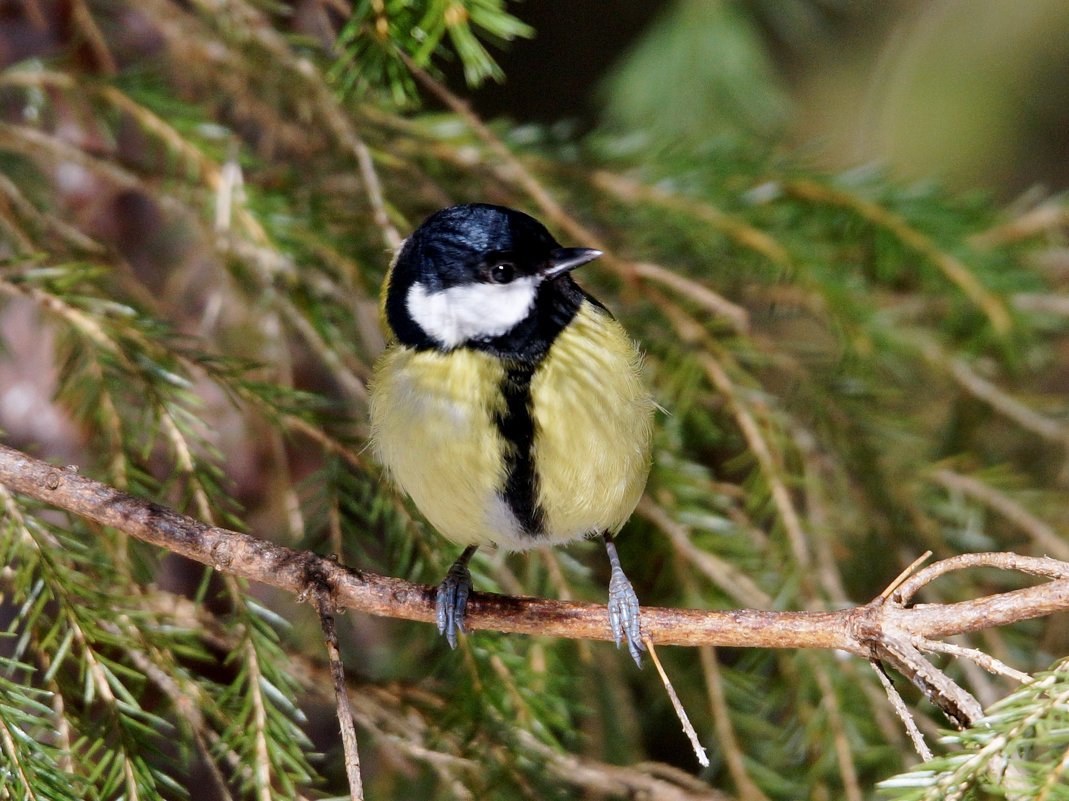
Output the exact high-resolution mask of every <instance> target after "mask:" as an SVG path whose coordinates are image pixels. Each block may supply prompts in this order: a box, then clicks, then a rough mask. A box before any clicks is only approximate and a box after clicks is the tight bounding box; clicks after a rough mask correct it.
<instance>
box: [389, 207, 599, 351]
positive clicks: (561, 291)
mask: <svg viewBox="0 0 1069 801" xmlns="http://www.w3.org/2000/svg"><path fill="white" fill-rule="evenodd" d="M600 255H601V252H600V251H597V250H590V249H588V248H562V247H561V246H560V244H559V243H558V242H557V240H555V239H554V238H553V236H552V235H551V234H550V233H549V231H547V230H546V228H545V226H543V225H542V223H540V222H538V220H536V219H534V218H533V217H530V216H528V215H526V214H524V213H523V212H519V211H515V210H514V209H509V208H505V207H504V206H491V205H488V204H483V203H473V204H469V205H463V206H452V207H450V208H447V209H442V210H441V211H438V212H435V213H434V214H432V215H431V216H430V217H428V218H427V219H426V220H425V221H424V222H423V224H422V225H421V226H420V227H419V228H417V229H416V230H415V231H414V232H413V233H412V235H411V236H410V237H408V239H406V240H405V242H404V245H402V247H401V250H400V252H399V253H398V254H397V258H396V260H395V261H394V264H393V267H392V269H391V271H390V279H389V285H388V287H387V294H386V318H387V321H388V322H389V324H390V328H391V329H392V330H393V332H394V334H395V335H396V336H397V338H398V340H400V341H401V342H402V343H404V344H406V345H409V346H411V347H415V348H421V349H424V348H435V349H438V350H452V349H454V348H458V347H472V348H476V349H480V350H487V351H490V352H493V353H497V354H498V355H501V356H506V357H514V358H520V359H527V358H540V357H541V355H542V354H544V352H545V350H546V349H547V348H548V347H549V344H550V343H551V342H552V339H553V337H555V336H556V334H557V333H559V331H560V330H561V329H562V328H563V327H564V326H565V325H567V324H568V322H569V321H570V320H571V318H572V317H573V316H574V315H575V312H576V311H577V310H578V308H579V304H580V303H581V302H582V299H583V294H582V292H581V290H579V288H578V287H577V286H576V285H575V283H574V282H573V281H572V280H571V277H570V276H569V275H568V273H569V272H570V271H571V270H572V269H574V268H576V267H578V266H579V265H581V264H585V263H586V262H588V261H591V260H592V259H595V258H597V257H598V256H600Z"/></svg>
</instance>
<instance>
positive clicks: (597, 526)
mask: <svg viewBox="0 0 1069 801" xmlns="http://www.w3.org/2000/svg"><path fill="white" fill-rule="evenodd" d="M638 362H639V356H638V353H637V351H636V350H635V347H634V345H633V343H632V342H631V341H630V339H629V338H628V337H627V335H626V333H625V332H624V330H623V328H622V327H621V326H620V325H619V324H618V323H617V322H616V321H615V320H613V319H612V318H611V317H610V316H609V315H608V314H606V313H605V312H603V311H602V310H601V309H598V308H596V307H595V306H593V305H592V304H590V303H588V302H584V303H583V305H582V307H581V308H580V310H579V312H578V314H577V315H576V317H575V318H574V319H573V321H572V322H571V324H570V325H568V326H567V327H566V328H565V329H564V330H563V331H562V332H561V333H560V335H559V336H558V337H557V338H556V340H555V341H554V343H553V345H552V347H551V349H550V351H549V353H548V355H547V356H546V358H545V359H544V360H543V361H542V363H541V364H540V365H539V367H538V368H537V370H536V371H535V373H534V376H533V377H532V379H531V388H530V408H531V413H532V419H533V422H534V441H533V444H532V455H533V459H534V466H535V470H536V474H537V487H538V495H537V497H538V503H539V505H540V506H541V508H542V511H543V514H544V517H543V519H544V528H545V534H544V536H539V537H532V536H530V535H529V534H526V533H524V532H523V531H521V530H520V527H519V525H518V524H517V522H516V519H515V517H513V515H512V513H511V511H510V510H509V507H508V504H507V503H506V502H505V500H504V499H503V497H502V495H501V492H502V490H503V488H504V486H505V480H506V459H505V454H506V451H507V450H508V448H509V445H508V443H507V442H506V441H505V440H504V439H503V437H502V435H501V433H500V431H499V428H498V424H497V422H495V421H496V420H499V419H500V417H501V415H503V414H504V412H505V407H506V402H505V399H504V396H503V395H502V394H501V390H500V387H501V383H502V380H503V379H504V377H505V367H504V365H503V363H502V362H501V361H500V360H499V359H497V358H496V357H493V356H490V355H487V354H485V353H481V352H479V351H474V350H467V349H460V350H455V351H452V352H450V353H445V354H443V353H439V352H437V351H419V352H417V351H415V350H412V349H409V348H405V347H401V346H398V345H394V346H392V347H391V348H390V349H389V350H388V351H387V352H386V354H385V355H384V356H383V357H382V359H381V360H380V362H379V364H378V365H377V366H376V371H375V379H374V382H373V384H372V392H371V425H372V440H373V444H374V449H375V452H376V455H377V456H378V458H379V460H380V461H381V462H382V463H383V464H384V465H386V467H387V468H388V469H389V471H390V473H391V474H392V475H393V477H394V479H395V480H396V481H397V482H398V483H399V484H400V486H401V487H402V489H404V490H405V491H406V492H407V493H408V494H409V495H411V496H412V499H413V501H414V502H415V503H416V506H417V507H419V509H420V511H421V512H422V513H423V515H424V516H425V517H426V518H427V520H428V521H429V522H430V523H431V524H432V525H433V526H434V527H435V528H436V529H438V531H439V532H440V533H441V534H443V535H444V536H445V537H447V538H448V539H450V540H452V541H453V542H456V543H458V544H461V545H479V544H489V543H497V544H498V545H500V546H502V547H504V548H507V549H509V550H525V549H527V548H531V547H535V546H538V545H541V544H545V543H546V542H550V543H561V542H567V541H569V540H573V539H577V538H580V537H584V536H587V535H590V534H596V533H600V532H602V531H609V532H611V533H615V532H616V531H618V530H619V529H620V527H621V526H623V524H624V523H625V522H626V521H627V518H628V517H629V516H630V515H631V512H632V511H633V510H634V508H635V505H636V504H637V503H638V499H639V496H640V495H641V494H642V490H643V487H644V486H645V483H646V477H647V474H648V473H649V460H650V439H651V431H652V414H653V402H652V400H651V398H650V395H649V393H648V391H647V390H646V389H645V387H644V386H643V384H642V381H641V379H640V376H639V372H638Z"/></svg>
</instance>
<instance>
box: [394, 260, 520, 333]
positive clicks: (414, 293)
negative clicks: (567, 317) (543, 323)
mask: <svg viewBox="0 0 1069 801" xmlns="http://www.w3.org/2000/svg"><path fill="white" fill-rule="evenodd" d="M538 283H539V280H538V279H537V278H535V277H533V276H524V277H521V278H517V279H516V280H515V281H512V282H511V283H508V284H465V285H463V286H451V287H449V288H448V289H443V290H441V291H440V292H428V291H427V289H426V287H424V286H423V284H421V283H419V282H417V283H415V284H413V285H412V288H411V289H410V290H408V298H407V306H408V313H409V315H410V316H411V317H412V319H413V320H414V321H415V322H416V324H417V325H418V326H419V327H420V328H422V329H423V331H424V333H426V334H427V335H428V336H430V337H432V338H434V339H435V340H437V341H438V342H440V343H442V345H444V346H446V347H448V348H454V347H456V346H457V345H461V344H463V343H464V342H467V341H468V340H472V339H490V338H491V337H496V336H500V335H501V334H504V333H505V332H506V331H508V330H509V329H510V328H512V327H513V326H515V325H516V324H517V323H519V322H521V321H522V320H523V319H524V318H525V317H526V316H527V315H528V314H529V313H530V311H531V307H532V306H534V301H535V294H536V293H537V291H538Z"/></svg>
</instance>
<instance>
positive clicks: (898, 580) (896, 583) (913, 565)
mask: <svg viewBox="0 0 1069 801" xmlns="http://www.w3.org/2000/svg"><path fill="white" fill-rule="evenodd" d="M931 555H932V552H931V551H925V552H924V553H922V554H921V555H920V556H918V557H917V558H916V559H914V560H913V561H912V562H910V563H909V566H908V567H907V568H906V569H905V570H903V571H902V572H901V573H899V574H898V575H897V576H895V578H894V580H893V581H892V582H891V583H890V584H888V585H887V587H886V588H885V589H884V591H883V592H881V593H880V597H881V598H890V597H891V593H893V592H894V591H895V590H897V589H898V588H899V587H900V586H901V585H902V582H903V581H905V580H906V579H908V578H909V577H910V576H912V575H913V572H914V571H915V570H916V569H917V568H918V567H920V566H921V565H923V564H924V563H925V562H927V561H928V557H929V556H931Z"/></svg>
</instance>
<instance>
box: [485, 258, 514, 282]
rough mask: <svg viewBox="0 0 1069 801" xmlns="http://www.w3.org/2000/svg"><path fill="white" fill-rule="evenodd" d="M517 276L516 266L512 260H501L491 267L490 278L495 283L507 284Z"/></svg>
mask: <svg viewBox="0 0 1069 801" xmlns="http://www.w3.org/2000/svg"><path fill="white" fill-rule="evenodd" d="M515 277H516V267H515V265H513V264H512V262H508V261H499V262H497V263H496V264H494V265H491V267H490V280H491V281H493V282H494V283H495V284H507V283H508V282H509V281H511V280H512V279H513V278H515Z"/></svg>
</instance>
